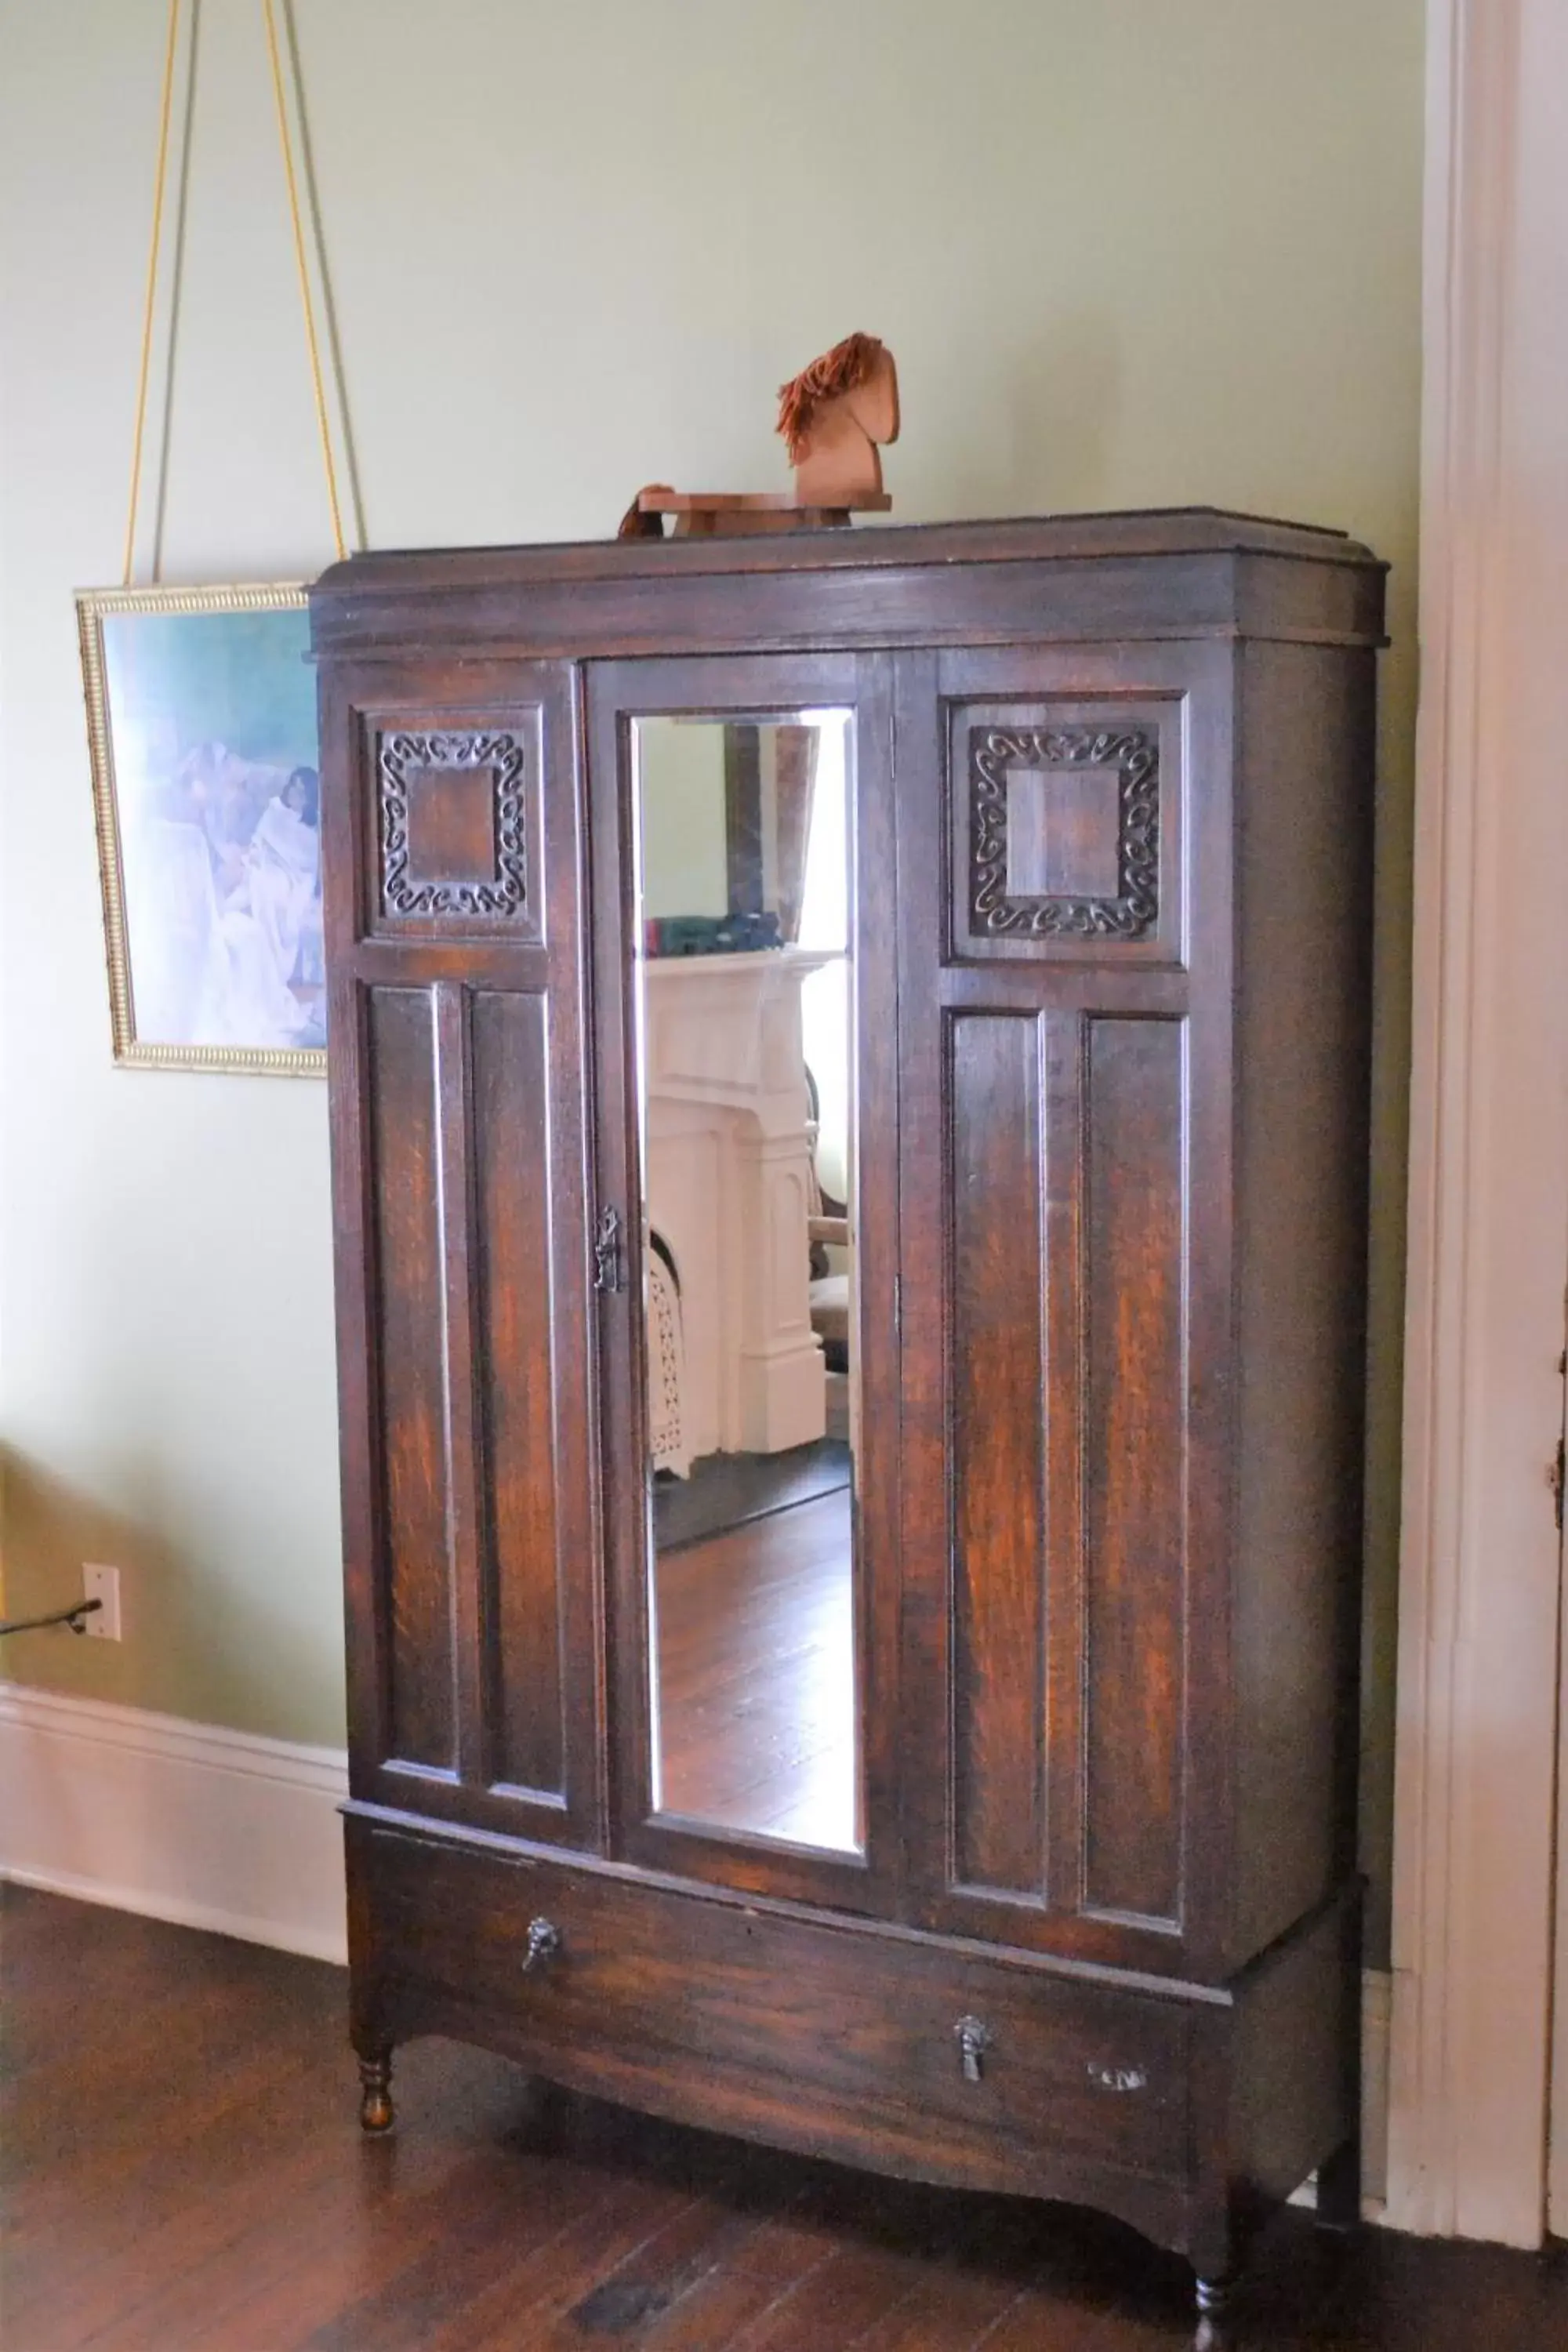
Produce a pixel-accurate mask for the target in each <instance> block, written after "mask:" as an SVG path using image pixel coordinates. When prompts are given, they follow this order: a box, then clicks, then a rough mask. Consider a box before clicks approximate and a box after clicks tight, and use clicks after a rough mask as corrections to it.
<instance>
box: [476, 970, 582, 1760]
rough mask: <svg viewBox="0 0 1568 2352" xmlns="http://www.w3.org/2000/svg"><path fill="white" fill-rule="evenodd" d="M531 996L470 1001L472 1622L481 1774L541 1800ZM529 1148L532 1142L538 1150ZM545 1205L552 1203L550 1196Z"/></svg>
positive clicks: (545, 1737) (557, 1578)
mask: <svg viewBox="0 0 1568 2352" xmlns="http://www.w3.org/2000/svg"><path fill="white" fill-rule="evenodd" d="M550 1012H551V1007H550V1003H549V1001H548V999H547V998H546V997H545V996H543V995H526V996H525V995H502V994H499V993H491V992H489V991H485V992H479V993H477V994H476V995H475V997H474V999H473V1012H472V1025H471V1054H472V1101H473V1161H474V1166H473V1178H474V1221H475V1236H474V1243H475V1245H474V1250H473V1253H472V1263H473V1266H474V1273H475V1277H476V1297H475V1303H474V1324H475V1334H476V1339H477V1341H478V1349H477V1353H478V1364H477V1366H476V1370H477V1371H478V1375H479V1381H478V1385H479V1396H480V1398H481V1400H482V1413H481V1425H480V1433H479V1452H480V1477H481V1481H482V1496H483V1502H482V1514H481V1516H482V1521H483V1525H484V1528H485V1530H486V1535H487V1538H488V1539H487V1543H486V1547H485V1553H486V1557H485V1559H484V1563H483V1573H484V1579H485V1588H486V1589H485V1595H484V1612H483V1613H484V1622H485V1623H486V1624H487V1626H488V1627H489V1642H488V1645H487V1675H488V1677H489V1689H488V1691H487V1693H486V1699H487V1702H488V1709H487V1711H488V1712H489V1716H490V1719H491V1729H492V1741H491V1751H490V1769H491V1771H492V1773H493V1775H494V1778H495V1779H496V1780H497V1781H499V1782H502V1783H504V1784H505V1785H507V1786H509V1787H512V1788H521V1789H526V1790H531V1791H533V1792H535V1793H538V1794H542V1795H546V1796H550V1795H554V1796H557V1797H558V1796H559V1795H560V1793H561V1792H562V1790H563V1787H564V1780H563V1766H564V1757H563V1719H562V1697H563V1693H562V1671H561V1667H562V1661H561V1622H562V1614H563V1607H564V1595H563V1591H562V1589H561V1587H562V1579H561V1566H562V1563H561V1559H560V1553H561V1526H560V1521H561V1514H562V1497H561V1495H560V1485H561V1472H562V1464H561V1461H560V1458H559V1451H558V1446H557V1439H556V1402H555V1400H556V1384H557V1364H556V1348H555V1329H556V1316H557V1311H558V1307H559V1301H558V1299H557V1297H556V1289H557V1285H556V1281H555V1268H554V1265H553V1264H552V1249H551V1213H552V1188H551V1184H550V1181H549V1171H548V1169H546V1168H543V1167H541V1166H539V1165H538V1164H537V1163H535V1164H533V1165H531V1166H530V1164H529V1163H530V1161H531V1158H532V1152H531V1151H530V1150H528V1148H527V1147H522V1148H521V1158H520V1139H522V1138H524V1137H528V1138H530V1139H533V1138H540V1139H541V1143H542V1136H541V1130H542V1127H543V1125H544V1122H543V1121H542V1118H541V1106H542V1105H544V1104H547V1103H549V1102H550V1101H551V1098H552V1082H551V1070H550ZM541 1143H535V1144H534V1145H533V1150H540V1149H541ZM557 1210H559V1203H557Z"/></svg>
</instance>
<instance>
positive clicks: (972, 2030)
mask: <svg viewBox="0 0 1568 2352" xmlns="http://www.w3.org/2000/svg"><path fill="white" fill-rule="evenodd" d="M952 2032H953V2038H954V2040H955V2041H956V2042H957V2043H958V2055H959V2062H960V2063H961V2064H962V2066H963V2079H964V2081H965V2082H966V2083H978V2082H979V2081H980V2080H981V2078H982V2076H983V2075H984V2072H985V2053H986V2052H987V2051H988V2050H989V2049H990V2047H991V2044H992V2043H993V2042H994V2040H995V2039H996V2037H995V2035H994V2033H993V2032H992V2031H991V2028H990V2027H989V2026H988V2025H987V2024H985V2023H984V2021H983V2020H982V2019H980V2018H978V2017H961V2018H960V2019H959V2021H958V2023H957V2024H956V2025H955V2026H954V2027H953V2029H952Z"/></svg>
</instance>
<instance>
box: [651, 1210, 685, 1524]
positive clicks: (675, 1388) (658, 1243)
mask: <svg viewBox="0 0 1568 2352" xmlns="http://www.w3.org/2000/svg"><path fill="white" fill-rule="evenodd" d="M648 1244H649V1246H648V1252H647V1359H648V1360H647V1412H648V1451H649V1453H650V1454H652V1456H653V1466H654V1469H655V1470H656V1471H658V1470H671V1471H673V1472H674V1474H675V1475H676V1476H677V1477H678V1478H689V1476H690V1475H691V1450H690V1447H689V1444H688V1442H687V1436H686V1417H685V1412H684V1406H683V1394H684V1390H685V1384H686V1353H685V1349H684V1348H683V1346H682V1344H681V1329H680V1284H679V1279H678V1278H677V1276H676V1271H675V1260H674V1259H673V1258H672V1257H671V1255H670V1254H669V1250H668V1246H667V1245H666V1244H665V1241H664V1239H663V1236H662V1235H661V1234H649V1235H648Z"/></svg>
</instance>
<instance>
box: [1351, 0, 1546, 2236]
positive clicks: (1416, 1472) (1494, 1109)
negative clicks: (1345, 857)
mask: <svg viewBox="0 0 1568 2352" xmlns="http://www.w3.org/2000/svg"><path fill="white" fill-rule="evenodd" d="M1553 74H1555V78H1556V80H1557V82H1558V83H1560V84H1563V85H1565V86H1568V9H1565V8H1564V6H1563V0H1428V7H1427V51H1426V131H1427V152H1426V215H1425V257H1426V258H1425V287H1424V298H1423V299H1424V316H1423V349H1424V356H1425V373H1426V383H1425V399H1424V409H1423V429H1422V443H1423V446H1422V479H1421V535H1422V552H1421V577H1420V610H1421V651H1422V690H1421V702H1420V715H1419V719H1418V725H1417V751H1416V808H1415V963H1414V989H1413V1013H1414V1020H1413V1030H1414V1056H1413V1068H1412V1094H1411V1137H1410V1164H1411V1180H1410V1234H1409V1255H1408V1288H1407V1299H1406V1319H1405V1349H1406V1370H1405V1472H1404V1534H1403V1543H1402V1556H1401V1569H1400V1636H1399V1683H1398V1703H1397V1730H1396V1756H1395V1793H1394V2019H1393V2053H1392V2079H1391V2084H1390V2118H1389V2131H1390V2144H1389V2181H1388V2206H1387V2214H1386V2218H1387V2220H1388V2221H1390V2222H1392V2223H1393V2224H1394V2225H1395V2226H1396V2227H1398V2228H1401V2229H1405V2230H1412V2231H1419V2232H1422V2233H1424V2234H1427V2235H1434V2236H1447V2235H1461V2236H1465V2237H1474V2238H1482V2239H1493V2240H1499V2241H1501V2242H1505V2243H1510V2244H1516V2245H1525V2246H1532V2245H1538V2244H1539V2243H1540V2242H1541V2241H1542V2234H1543V2231H1544V2226H1545V2210H1546V2147H1545V2133H1544V2129H1543V2123H1544V2119H1545V2116H1546V2114H1547V2103H1548V2084H1549V2079H1550V2068H1551V1988H1552V1958H1553V1953H1552V1943H1553V1925H1552V1903H1553V1892H1554V1890H1553V1885H1552V1879H1553V1828H1554V1824H1553V1811H1554V1802H1555V1746H1556V1733H1557V1707H1558V1616H1559V1599H1560V1586H1561V1581H1562V1580H1561V1571H1560V1550H1559V1544H1558V1538H1557V1534H1556V1529H1555V1526H1554V1522H1553V1515H1552V1502H1551V1496H1550V1493H1549V1490H1548V1486H1547V1468H1548V1464H1549V1461H1550V1459H1551V1456H1552V1452H1553V1449H1554V1447H1555V1444H1556V1439H1557V1433H1558V1430H1559V1428H1560V1426H1561V1412H1562V1391H1561V1387H1560V1384H1559V1374H1558V1364H1557V1359H1558V1353H1559V1350H1560V1349H1561V1348H1562V1346H1563V1276H1564V1272H1565V1270H1568V922H1565V921H1564V919H1563V906H1564V902H1565V901H1568V793H1565V792H1564V790H1563V782H1564V760H1563V736H1564V730H1563V723H1562V719H1561V714H1560V712H1557V711H1554V710H1553V709H1552V703H1553V700H1554V699H1556V698H1559V697H1560V688H1558V678H1559V676H1560V673H1561V667H1562V650H1561V643H1560V639H1559V640H1558V641H1557V642H1554V638H1558V632H1559V629H1560V616H1561V614H1562V612H1563V610H1564V609H1565V606H1568V553H1565V551H1568V447H1565V446H1564V439H1565V436H1563V432H1562V429H1561V398H1562V394H1561V385H1562V383H1563V380H1564V370H1565V367H1568V261H1565V260H1564V258H1563V248H1564V247H1568V176H1565V175H1564V173H1563V164H1562V161H1561V158H1562V157H1563V153H1564V152H1568V107H1565V105H1564V101H1563V100H1562V99H1561V98H1559V97H1558V96H1557V95H1556V94H1555V91H1554V89H1553V88H1552V86H1551V85H1552V78H1553ZM1554 246H1555V247H1556V250H1554V249H1553V248H1554ZM1553 309H1555V312H1556V315H1555V316H1553V315H1552V312H1553ZM1565 2030H1568V2021H1565Z"/></svg>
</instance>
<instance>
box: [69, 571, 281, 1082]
mask: <svg viewBox="0 0 1568 2352" xmlns="http://www.w3.org/2000/svg"><path fill="white" fill-rule="evenodd" d="M77 619H78V625H79V629H80V633H81V659H82V678H83V683H84V686H85V688H86V694H87V715H88V733H89V741H90V744H91V751H92V790H93V804H94V809H95V812H96V816H97V824H98V858H99V873H100V880H101V883H102V888H103V920H104V930H105V934H106V938H107V943H108V951H109V1001H110V1020H111V1024H112V1029H113V1037H114V1057H115V1060H116V1061H117V1062H121V1063H125V1064H129V1065H132V1066H142V1067H144V1068H156V1069H184V1070H257V1071H263V1072H267V1073H270V1074H276V1075H307V1074H312V1073H316V1074H319V1073H320V1072H321V1071H323V1070H324V1069H325V1067H326V1051H325V1047H326V987H325V971H324V967H323V961H322V952H321V776H320V770H321V760H320V753H319V751H318V748H317V731H316V679H315V672H314V670H313V668H312V667H311V666H310V661H309V659H308V655H309V650H310V622H309V616H308V612H307V607H306V598H305V591H304V589H303V588H302V587H293V586H288V587H243V588H125V589H86V590H83V591H82V592H81V593H79V595H78V597H77Z"/></svg>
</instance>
